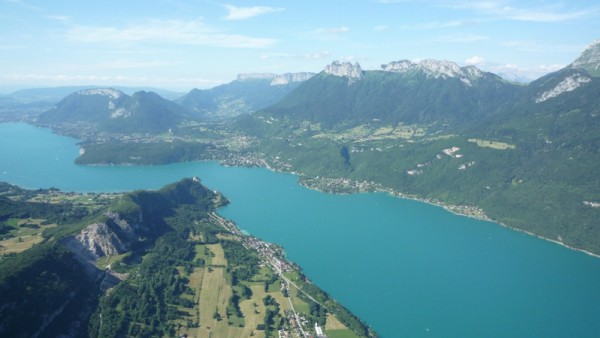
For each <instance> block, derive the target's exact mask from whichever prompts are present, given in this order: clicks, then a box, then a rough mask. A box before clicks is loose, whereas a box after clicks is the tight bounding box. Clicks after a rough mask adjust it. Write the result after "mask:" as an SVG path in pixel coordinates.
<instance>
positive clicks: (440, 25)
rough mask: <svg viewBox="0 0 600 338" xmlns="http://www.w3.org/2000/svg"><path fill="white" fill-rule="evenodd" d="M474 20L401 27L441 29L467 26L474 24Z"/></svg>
mask: <svg viewBox="0 0 600 338" xmlns="http://www.w3.org/2000/svg"><path fill="white" fill-rule="evenodd" d="M474 22H475V21H474V20H452V21H431V22H424V23H419V24H412V25H402V26H401V27H400V28H402V29H407V30H427V29H441V28H450V27H460V26H466V25H469V24H473V23H474Z"/></svg>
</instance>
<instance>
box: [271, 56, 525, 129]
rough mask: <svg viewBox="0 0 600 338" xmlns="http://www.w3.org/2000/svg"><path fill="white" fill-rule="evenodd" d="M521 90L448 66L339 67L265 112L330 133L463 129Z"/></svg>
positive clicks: (479, 73)
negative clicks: (407, 127) (413, 126)
mask: <svg viewBox="0 0 600 338" xmlns="http://www.w3.org/2000/svg"><path fill="white" fill-rule="evenodd" d="M519 91H520V87H519V86H516V85H513V84H510V83H508V82H506V81H504V80H503V79H502V78H500V77H499V76H497V75H494V74H492V73H487V72H483V71H481V70H479V69H477V68H475V67H462V68H461V67H459V66H458V65H456V64H455V63H451V62H447V61H435V60H424V61H421V62H419V63H413V62H410V61H407V60H403V61H397V62H392V63H389V64H387V65H383V66H382V70H379V71H363V70H362V69H361V68H360V65H358V63H355V64H354V65H353V64H350V63H348V62H345V63H339V62H334V63H332V64H331V65H328V66H327V67H326V68H325V70H324V71H322V72H321V73H319V74H318V75H316V76H314V77H312V78H311V79H309V80H307V81H306V82H304V83H302V84H301V85H300V86H298V88H297V89H296V90H294V91H293V92H292V93H290V94H289V95H288V96H286V97H285V98H283V99H282V100H281V101H279V102H278V103H276V104H274V105H272V106H270V107H267V108H265V109H264V112H266V113H267V114H270V115H272V116H274V117H285V118H288V119H291V120H294V121H302V120H307V121H311V122H314V123H321V124H323V126H325V127H327V128H331V127H334V126H336V125H341V124H343V125H348V124H361V123H368V122H371V121H374V120H375V121H383V122H387V123H398V122H401V121H402V122H405V123H437V124H447V123H450V124H454V125H457V124H460V123H462V122H464V121H467V120H471V119H473V118H481V117H483V116H489V115H493V114H494V113H495V112H497V111H498V109H499V107H500V106H502V104H503V103H505V102H508V101H511V100H513V99H514V98H515V97H516V96H517V95H518V93H519Z"/></svg>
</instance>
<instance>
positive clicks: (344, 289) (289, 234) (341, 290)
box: [0, 123, 600, 337]
mask: <svg viewBox="0 0 600 338" xmlns="http://www.w3.org/2000/svg"><path fill="white" fill-rule="evenodd" d="M76 143H77V140H75V139H72V138H68V137H63V136H59V135H56V134H53V133H52V132H51V131H50V130H48V129H43V128H37V127H33V126H29V125H26V124H15V123H7V124H0V155H1V157H0V180H2V181H6V182H9V183H12V184H16V185H19V186H21V187H24V188H33V189H36V188H49V187H57V188H60V189H62V190H65V191H77V192H108V191H127V190H132V189H157V188H160V187H161V186H163V185H164V184H167V183H171V182H174V181H177V180H179V179H181V178H183V177H191V176H198V177H199V178H200V179H201V180H202V182H203V184H204V185H206V186H208V187H210V188H211V189H215V190H218V191H220V192H222V193H223V194H224V195H225V196H226V197H227V198H228V199H230V200H231V204H229V205H228V206H227V207H224V208H222V209H220V210H219V212H220V213H221V214H222V215H223V216H225V217H227V218H230V219H232V220H233V221H235V222H236V223H237V224H238V226H239V227H240V228H241V229H244V230H246V231H248V232H250V233H251V234H253V235H255V236H258V237H260V238H262V239H264V240H267V241H270V242H275V243H278V244H281V245H282V246H283V247H284V248H285V249H286V253H287V255H288V257H289V258H290V260H292V261H294V262H296V263H298V264H299V265H300V266H301V267H302V268H303V270H304V272H305V273H306V274H307V275H308V276H309V277H310V278H311V280H312V281H313V282H315V283H316V284H318V285H319V286H320V287H322V288H323V289H324V290H326V291H327V292H328V293H330V294H331V295H332V296H333V297H334V298H336V299H337V300H339V301H340V302H341V303H343V304H344V305H346V306H347V307H348V308H349V309H350V310H352V311H353V312H354V313H355V314H357V315H358V316H359V317H361V318H362V319H364V320H365V321H366V322H367V323H368V324H369V325H371V326H372V327H373V328H374V329H375V330H376V331H377V332H378V333H379V334H380V335H381V336H382V337H597V336H598V334H599V333H600V320H599V318H600V259H597V258H594V257H591V256H588V255H586V254H583V253H581V252H576V251H573V250H569V249H566V248H563V247H561V246H559V245H556V244H553V243H550V242H548V241H544V240H541V239H538V238H536V237H533V236H529V235H525V234H523V233H519V232H516V231H512V230H510V229H506V228H503V227H501V226H499V225H497V224H494V223H491V222H485V221H479V220H475V219H471V218H466V217H461V216H457V215H454V214H452V213H449V212H447V211H445V210H444V209H443V208H440V207H436V206H432V205H429V204H425V203H421V202H417V201H413V200H404V199H399V198H394V197H391V196H389V195H386V194H382V193H370V194H355V195H331V194H325V193H320V192H316V191H313V190H309V189H306V188H304V187H301V186H299V185H298V184H297V177H296V176H293V175H289V174H282V173H275V172H271V171H268V170H266V169H262V168H237V167H221V166H219V165H218V164H217V163H214V162H192V163H178V164H171V165H160V166H140V167H131V166H105V167H84V166H76V165H74V164H73V161H74V159H75V158H76V156H77V154H78V151H79V148H78V146H77V145H76Z"/></svg>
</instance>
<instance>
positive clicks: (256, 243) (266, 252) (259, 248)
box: [209, 212, 327, 338]
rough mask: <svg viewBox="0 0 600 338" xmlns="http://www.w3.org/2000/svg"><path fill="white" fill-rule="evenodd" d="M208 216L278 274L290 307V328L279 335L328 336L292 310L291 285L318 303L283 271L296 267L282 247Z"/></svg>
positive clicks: (317, 326)
mask: <svg viewBox="0 0 600 338" xmlns="http://www.w3.org/2000/svg"><path fill="white" fill-rule="evenodd" d="M209 217H210V218H211V220H213V221H214V222H216V223H217V224H219V225H220V226H221V227H223V228H225V229H226V230H227V231H229V232H230V233H231V234H232V235H233V237H234V238H235V239H237V240H239V241H241V242H242V245H243V246H244V247H245V248H247V249H249V250H252V251H253V252H255V253H257V254H258V257H259V258H260V261H261V265H263V266H269V267H270V268H271V269H272V270H273V271H274V272H275V273H276V274H277V275H278V276H279V277H280V280H281V292H282V293H283V295H285V296H286V298H287V301H288V303H289V305H290V309H291V310H286V311H285V315H286V321H287V323H288V324H289V330H287V329H284V328H282V329H280V330H279V338H293V337H298V338H326V337H327V336H326V335H325V334H324V331H323V328H321V327H320V326H319V325H318V324H317V323H314V326H311V325H310V321H309V320H308V319H307V318H306V317H305V316H304V315H303V314H301V313H298V312H296V310H295V309H294V305H293V303H292V300H291V298H290V296H289V295H290V286H291V287H294V288H296V289H297V290H298V291H299V292H301V293H303V294H304V295H305V296H306V297H307V298H309V299H310V300H311V301H313V302H315V303H318V304H320V303H319V302H318V301H317V300H315V299H314V298H313V297H312V296H310V295H309V294H307V293H306V292H305V291H304V290H302V289H301V288H300V287H299V286H298V285H296V284H295V283H294V282H293V281H291V280H290V279H289V278H287V277H286V276H285V275H284V273H285V272H290V271H295V270H298V269H299V268H298V267H297V266H296V265H294V264H293V263H290V262H289V261H287V260H286V258H285V255H284V252H283V249H282V248H281V247H280V246H278V245H275V244H272V243H268V242H265V241H263V240H261V239H258V238H256V237H254V236H250V235H246V234H244V233H243V232H242V231H241V230H240V229H239V228H238V227H237V226H236V224H235V223H234V222H232V221H229V220H226V219H224V218H223V217H221V216H219V215H218V214H216V213H215V212H211V213H209ZM320 305H322V304H320ZM313 332H314V334H313Z"/></svg>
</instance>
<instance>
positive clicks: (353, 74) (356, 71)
mask: <svg viewBox="0 0 600 338" xmlns="http://www.w3.org/2000/svg"><path fill="white" fill-rule="evenodd" d="M324 71H325V73H326V74H330V75H333V76H340V77H347V78H349V79H350V82H353V80H360V79H361V78H362V76H363V71H362V69H361V68H360V65H359V64H358V62H355V63H354V64H352V63H350V62H341V63H340V62H339V61H333V62H332V63H331V64H330V65H327V67H325V69H324Z"/></svg>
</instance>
